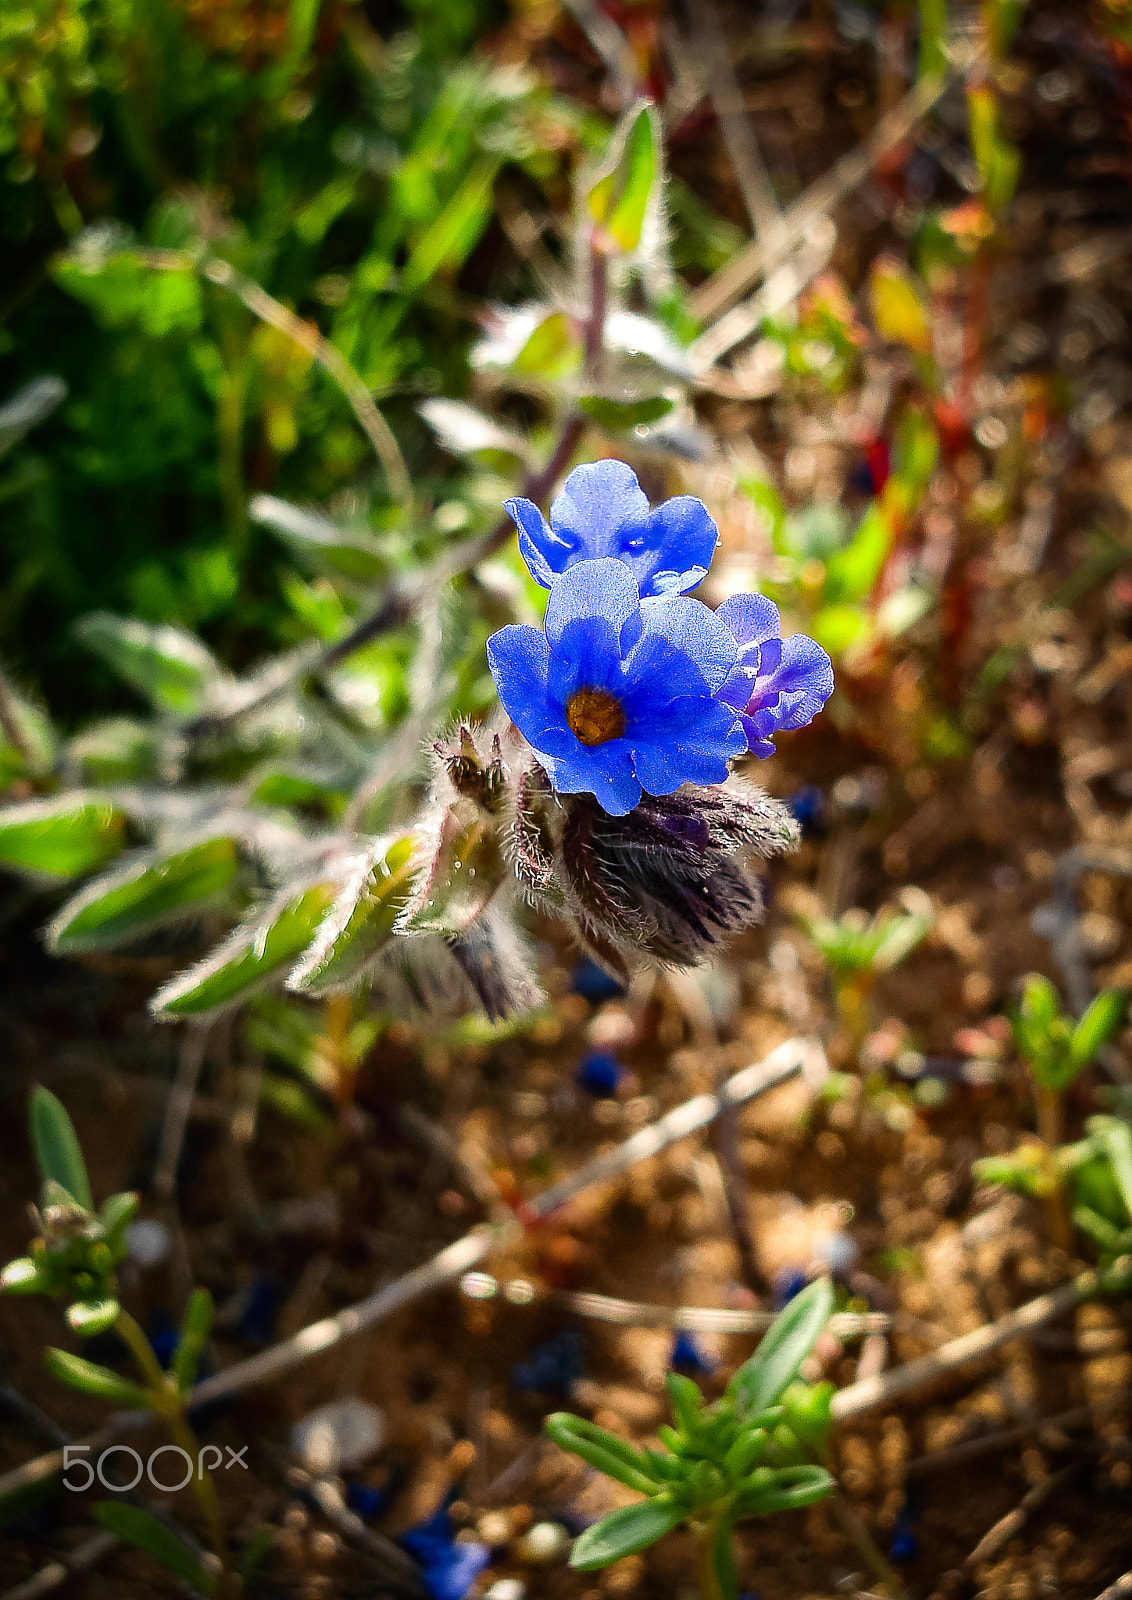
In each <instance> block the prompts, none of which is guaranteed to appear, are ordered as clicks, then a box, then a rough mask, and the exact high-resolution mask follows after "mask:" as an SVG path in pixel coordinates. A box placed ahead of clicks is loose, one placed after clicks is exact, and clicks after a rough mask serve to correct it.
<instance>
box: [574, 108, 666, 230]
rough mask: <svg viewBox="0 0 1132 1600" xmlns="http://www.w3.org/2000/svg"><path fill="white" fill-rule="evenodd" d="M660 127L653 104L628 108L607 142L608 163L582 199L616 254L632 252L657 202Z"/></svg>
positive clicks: (659, 172) (659, 166) (659, 170)
mask: <svg viewBox="0 0 1132 1600" xmlns="http://www.w3.org/2000/svg"><path fill="white" fill-rule="evenodd" d="M660 138H661V135H660V123H659V118H658V117H657V112H656V108H655V106H653V105H652V104H650V103H645V104H643V105H640V106H638V107H632V108H630V110H629V111H627V112H626V113H625V115H624V116H623V117H622V119H621V121H620V122H619V123H618V125H617V127H616V129H615V130H614V133H613V138H612V140H611V141H610V156H609V158H607V159H608V160H610V161H611V162H612V165H611V166H610V167H609V170H607V171H606V172H605V173H604V174H603V175H602V176H601V177H600V178H599V179H598V180H597V182H596V183H595V184H594V185H593V187H592V188H591V190H590V192H589V195H588V197H587V204H588V206H589V212H590V215H591V217H592V218H593V220H594V221H595V222H596V223H597V224H598V227H599V228H600V229H601V231H602V233H603V234H604V235H606V236H607V237H608V239H609V240H611V241H612V243H613V244H614V245H615V246H616V247H617V249H619V250H623V251H625V252H626V253H628V252H631V251H633V250H636V249H637V247H638V246H639V245H640V242H641V235H642V232H643V231H644V226H645V220H646V218H647V216H648V214H649V211H650V208H652V207H653V206H655V204H656V203H657V196H656V188H657V185H658V182H659V179H660V175H661V170H662V168H661V143H660Z"/></svg>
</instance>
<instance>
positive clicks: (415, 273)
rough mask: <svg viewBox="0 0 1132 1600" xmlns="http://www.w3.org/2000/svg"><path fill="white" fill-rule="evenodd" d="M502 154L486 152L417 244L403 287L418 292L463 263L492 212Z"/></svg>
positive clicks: (407, 291) (405, 272) (407, 263)
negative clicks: (441, 273) (487, 153)
mask: <svg viewBox="0 0 1132 1600" xmlns="http://www.w3.org/2000/svg"><path fill="white" fill-rule="evenodd" d="M498 171H499V157H498V156H496V155H482V156H480V158H479V159H478V160H477V161H476V163H475V165H474V166H473V168H472V170H471V171H470V172H469V173H468V175H467V177H466V178H465V179H464V181H463V183H461V185H460V187H459V188H458V189H457V191H456V193H455V194H454V195H453V196H452V198H451V199H450V200H449V201H448V203H447V204H446V205H445V206H444V208H443V209H442V210H441V212H440V214H439V215H438V216H437V217H436V219H435V221H433V222H432V223H431V224H430V225H429V227H428V228H426V229H425V231H424V233H423V234H422V235H421V237H420V238H419V239H418V240H417V242H416V244H415V245H414V246H413V249H412V251H411V253H410V255H409V259H408V261H406V263H405V266H404V269H403V270H402V273H401V289H402V292H403V293H405V294H408V295H411V294H415V293H416V291H417V290H418V289H421V288H423V287H424V285H425V284H426V283H428V281H429V280H430V279H431V278H433V277H435V276H436V274H437V273H438V272H440V271H442V270H443V269H444V268H447V267H459V266H462V265H463V262H464V260H465V258H466V257H467V255H468V253H469V251H470V250H471V249H472V247H473V246H474V245H475V243H476V241H477V240H478V238H479V237H480V234H481V233H482V232H483V229H484V224H485V223H486V222H487V220H488V218H489V217H490V216H491V212H492V204H493V188H494V184H495V175H496V173H497V172H498Z"/></svg>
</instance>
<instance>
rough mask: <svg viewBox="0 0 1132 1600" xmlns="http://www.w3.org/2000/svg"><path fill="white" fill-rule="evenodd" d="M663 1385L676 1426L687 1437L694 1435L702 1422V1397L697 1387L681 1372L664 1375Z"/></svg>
mask: <svg viewBox="0 0 1132 1600" xmlns="http://www.w3.org/2000/svg"><path fill="white" fill-rule="evenodd" d="M664 1385H665V1388H666V1389H667V1390H668V1398H669V1400H670V1401H671V1403H672V1414H673V1416H674V1417H675V1418H676V1426H677V1427H678V1428H679V1429H680V1432H681V1433H683V1434H684V1435H686V1436H688V1437H691V1436H693V1435H695V1434H696V1433H697V1432H698V1431H699V1428H700V1425H701V1423H702V1421H703V1404H704V1397H703V1395H702V1394H701V1393H700V1390H699V1386H698V1385H697V1384H695V1383H693V1381H692V1379H691V1378H688V1377H685V1375H684V1374H683V1373H682V1372H669V1373H666V1374H665V1378H664Z"/></svg>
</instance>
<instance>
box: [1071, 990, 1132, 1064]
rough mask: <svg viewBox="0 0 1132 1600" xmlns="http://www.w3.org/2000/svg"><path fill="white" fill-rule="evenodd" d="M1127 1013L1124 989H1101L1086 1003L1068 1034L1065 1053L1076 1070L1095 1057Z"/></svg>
mask: <svg viewBox="0 0 1132 1600" xmlns="http://www.w3.org/2000/svg"><path fill="white" fill-rule="evenodd" d="M1127 1015H1128V994H1127V991H1126V990H1124V989H1105V990H1104V991H1103V992H1102V993H1101V994H1099V995H1097V997H1096V999H1095V1000H1094V1001H1093V1002H1092V1003H1091V1004H1090V1005H1089V1007H1088V1009H1087V1010H1086V1011H1085V1013H1084V1015H1083V1016H1082V1018H1081V1020H1080V1022H1078V1023H1077V1025H1076V1027H1075V1028H1074V1029H1073V1032H1072V1034H1071V1035H1070V1037H1069V1056H1070V1059H1071V1060H1072V1062H1073V1064H1074V1066H1075V1067H1076V1068H1077V1070H1078V1071H1081V1070H1082V1069H1083V1068H1085V1067H1087V1066H1088V1065H1089V1063H1090V1062H1091V1061H1093V1060H1095V1058H1096V1056H1097V1052H1098V1051H1100V1050H1103V1049H1104V1047H1105V1045H1106V1044H1108V1043H1109V1042H1110V1040H1112V1039H1115V1037H1116V1035H1117V1034H1118V1033H1119V1032H1120V1030H1121V1028H1122V1027H1123V1026H1124V1020H1125V1018H1126V1016H1127Z"/></svg>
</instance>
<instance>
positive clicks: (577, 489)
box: [504, 461, 719, 598]
mask: <svg viewBox="0 0 1132 1600" xmlns="http://www.w3.org/2000/svg"><path fill="white" fill-rule="evenodd" d="M504 503H505V506H506V509H507V510H508V512H509V513H510V514H511V517H512V518H513V520H514V522H515V525H516V527H517V528H518V530H519V550H520V552H521V554H522V557H523V560H524V561H525V562H526V563H527V567H528V568H529V570H530V574H531V577H532V578H534V580H535V582H536V583H541V584H542V586H543V588H544V589H550V588H553V586H554V582H555V579H556V578H559V577H561V575H562V573H564V572H565V571H566V570H567V568H568V567H571V566H573V565H574V563H575V562H576V561H593V560H597V559H599V558H601V557H603V556H615V557H616V558H617V559H618V560H619V561H623V562H624V563H625V565H626V566H627V567H629V568H630V570H631V571H632V573H633V576H634V577H635V578H636V580H637V583H638V585H639V587H640V591H641V596H642V598H648V597H649V596H652V595H660V594H685V593H686V592H687V591H688V590H689V589H694V588H695V587H696V585H697V583H699V582H700V580H701V579H702V578H703V576H704V574H705V573H706V572H707V569H708V567H709V566H710V565H711V558H712V555H713V553H714V551H715V547H716V544H717V542H718V540H719V532H718V530H717V528H716V526H715V523H714V522H713V521H712V519H711V516H710V515H709V513H708V509H707V507H706V506H705V505H704V503H703V501H702V500H697V499H696V498H695V497H694V496H693V495H690V494H680V495H677V496H676V497H675V498H674V499H672V500H666V501H665V502H664V504H663V505H659V506H657V508H656V510H655V511H653V510H651V509H650V507H649V503H648V499H647V497H646V495H645V494H644V492H643V491H642V489H641V486H640V484H639V483H638V482H637V475H636V473H635V472H634V471H633V469H632V467H628V466H626V465H625V463H624V461H592V462H590V463H588V464H587V465H586V466H583V467H575V468H574V470H573V472H572V473H571V474H570V476H569V477H568V478H567V479H566V482H565V484H564V485H563V488H562V493H561V494H560V495H558V497H557V498H556V499H555V501H554V504H553V505H552V506H551V508H550V522H549V523H548V522H547V520H546V518H545V517H544V516H543V514H542V512H541V511H540V510H539V508H538V506H536V505H535V503H534V501H533V500H523V499H515V500H507V501H505V502H504Z"/></svg>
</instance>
